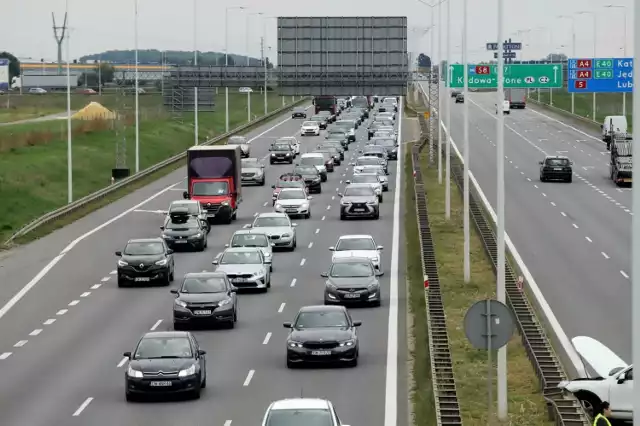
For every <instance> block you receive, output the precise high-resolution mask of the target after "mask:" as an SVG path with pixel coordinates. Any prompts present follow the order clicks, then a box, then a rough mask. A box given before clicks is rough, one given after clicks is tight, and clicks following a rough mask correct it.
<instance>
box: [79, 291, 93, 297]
mask: <svg viewBox="0 0 640 426" xmlns="http://www.w3.org/2000/svg"><path fill="white" fill-rule="evenodd" d="M90 294H91V292H90V291H85V292H84V293H82V294H81V295H80V297H88V296H89V295H90Z"/></svg>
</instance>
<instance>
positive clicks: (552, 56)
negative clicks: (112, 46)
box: [544, 53, 568, 62]
mask: <svg viewBox="0 0 640 426" xmlns="http://www.w3.org/2000/svg"><path fill="white" fill-rule="evenodd" d="M567 59H568V58H567V55H565V54H564V53H549V54H548V55H547V56H546V57H545V58H544V60H545V61H547V62H566V61H567Z"/></svg>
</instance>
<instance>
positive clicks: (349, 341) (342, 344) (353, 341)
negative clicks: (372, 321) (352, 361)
mask: <svg viewBox="0 0 640 426" xmlns="http://www.w3.org/2000/svg"><path fill="white" fill-rule="evenodd" d="M355 344H356V341H355V340H353V339H349V340H345V341H344V342H340V346H341V347H344V346H354V345H355Z"/></svg>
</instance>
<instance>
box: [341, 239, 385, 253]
mask: <svg viewBox="0 0 640 426" xmlns="http://www.w3.org/2000/svg"><path fill="white" fill-rule="evenodd" d="M346 250H376V244H375V243H374V242H373V240H372V239H371V238H343V239H341V240H340V241H338V244H337V245H336V251H346Z"/></svg>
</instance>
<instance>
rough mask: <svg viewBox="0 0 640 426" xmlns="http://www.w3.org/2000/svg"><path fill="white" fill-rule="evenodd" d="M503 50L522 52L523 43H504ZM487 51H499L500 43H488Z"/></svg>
mask: <svg viewBox="0 0 640 426" xmlns="http://www.w3.org/2000/svg"><path fill="white" fill-rule="evenodd" d="M502 49H503V50H522V43H515V42H514V43H511V42H506V41H505V42H504V43H502ZM487 50H498V43H487Z"/></svg>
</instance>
